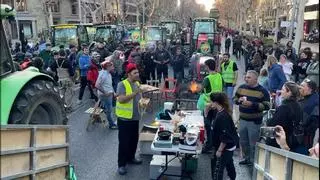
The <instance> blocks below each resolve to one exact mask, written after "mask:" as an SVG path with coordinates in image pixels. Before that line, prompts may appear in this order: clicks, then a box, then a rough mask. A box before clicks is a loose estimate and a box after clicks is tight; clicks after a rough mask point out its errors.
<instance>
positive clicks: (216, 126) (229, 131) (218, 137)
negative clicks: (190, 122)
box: [206, 93, 239, 180]
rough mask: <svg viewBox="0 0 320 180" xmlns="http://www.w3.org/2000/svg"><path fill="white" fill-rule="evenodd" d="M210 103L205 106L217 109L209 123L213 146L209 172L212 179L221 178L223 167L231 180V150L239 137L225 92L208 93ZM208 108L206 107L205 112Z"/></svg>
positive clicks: (233, 172)
mask: <svg viewBox="0 0 320 180" xmlns="http://www.w3.org/2000/svg"><path fill="white" fill-rule="evenodd" d="M210 100H211V103H210V104H209V105H208V106H207V108H209V109H210V108H212V109H215V110H216V111H217V113H216V116H215V118H214V120H213V121H212V124H211V129H212V134H211V135H212V145H213V147H214V153H213V158H212V159H211V173H212V179H213V180H222V179H223V172H224V168H226V169H227V172H228V176H229V177H230V179H231V180H235V179H236V171H235V167H234V164H233V151H234V150H235V149H236V146H237V143H238V141H239V137H238V134H237V131H236V127H235V125H234V123H233V120H232V111H231V109H230V106H229V101H228V97H227V95H226V94H225V93H213V94H211V95H210ZM207 111H208V109H206V112H207Z"/></svg>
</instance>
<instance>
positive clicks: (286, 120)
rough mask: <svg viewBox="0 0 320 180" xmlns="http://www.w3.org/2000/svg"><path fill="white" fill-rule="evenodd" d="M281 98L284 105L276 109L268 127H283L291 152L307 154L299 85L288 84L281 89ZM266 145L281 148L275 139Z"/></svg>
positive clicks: (268, 139)
mask: <svg viewBox="0 0 320 180" xmlns="http://www.w3.org/2000/svg"><path fill="white" fill-rule="evenodd" d="M281 97H282V99H283V100H282V104H281V105H280V106H279V107H278V108H277V109H276V112H275V114H274V115H273V118H272V119H270V120H269V121H268V122H267V126H277V125H280V126H282V127H283V128H284V131H285V133H286V134H287V139H286V140H287V142H288V146H289V148H290V151H292V152H296V153H300V154H307V153H308V152H307V149H306V148H305V147H304V145H303V136H304V130H303V126H302V121H303V111H302V109H301V106H300V104H299V102H298V98H299V97H300V90H299V86H298V84H296V83H294V82H286V83H285V84H284V85H283V87H282V89H281ZM266 143H267V144H268V145H270V146H274V147H278V148H279V145H278V144H277V142H276V140H275V139H272V138H267V141H266Z"/></svg>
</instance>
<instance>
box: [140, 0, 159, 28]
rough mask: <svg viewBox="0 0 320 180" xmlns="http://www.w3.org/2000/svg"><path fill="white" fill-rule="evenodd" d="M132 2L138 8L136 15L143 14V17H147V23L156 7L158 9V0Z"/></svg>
mask: <svg viewBox="0 0 320 180" xmlns="http://www.w3.org/2000/svg"><path fill="white" fill-rule="evenodd" d="M134 2H135V4H136V5H137V8H138V9H137V14H138V16H144V17H143V18H145V17H148V18H147V22H148V23H149V22H150V20H152V19H153V17H154V15H155V12H156V9H158V8H159V5H160V0H134ZM148 23H147V24H148Z"/></svg>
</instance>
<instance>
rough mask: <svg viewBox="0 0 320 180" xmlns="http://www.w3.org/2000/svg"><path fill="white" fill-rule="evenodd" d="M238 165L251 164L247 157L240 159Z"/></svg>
mask: <svg viewBox="0 0 320 180" xmlns="http://www.w3.org/2000/svg"><path fill="white" fill-rule="evenodd" d="M239 164H240V165H250V164H252V163H251V162H250V161H249V160H248V159H244V160H242V161H240V162H239Z"/></svg>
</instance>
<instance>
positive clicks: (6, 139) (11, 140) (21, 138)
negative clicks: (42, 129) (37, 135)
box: [0, 129, 31, 151]
mask: <svg viewBox="0 0 320 180" xmlns="http://www.w3.org/2000/svg"><path fill="white" fill-rule="evenodd" d="M0 137H1V141H0V142H1V147H0V148H1V151H6V150H17V149H25V148H28V147H30V145H31V129H3V130H2V129H1V131H0Z"/></svg>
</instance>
